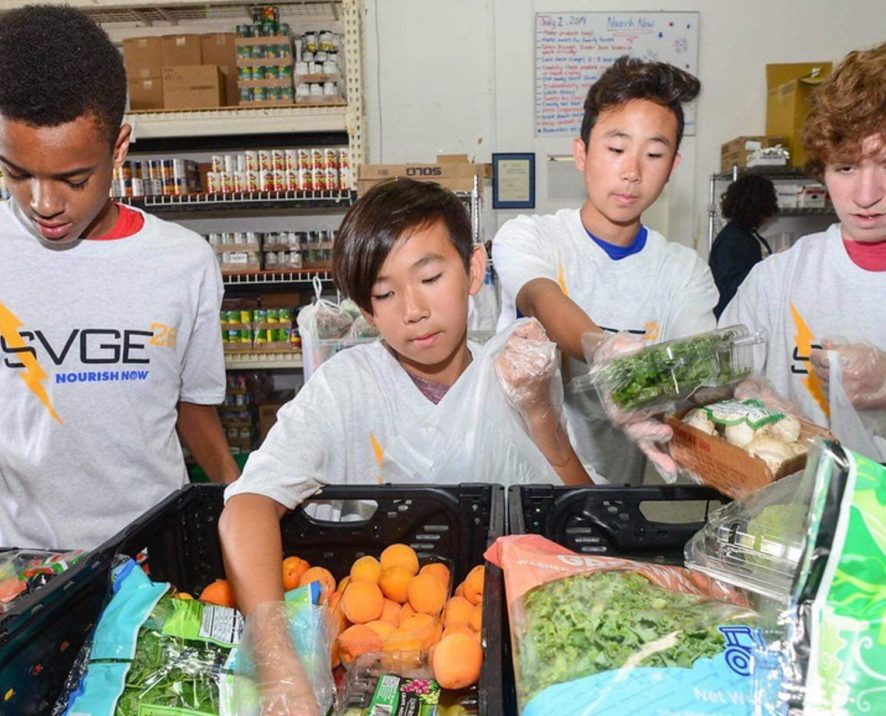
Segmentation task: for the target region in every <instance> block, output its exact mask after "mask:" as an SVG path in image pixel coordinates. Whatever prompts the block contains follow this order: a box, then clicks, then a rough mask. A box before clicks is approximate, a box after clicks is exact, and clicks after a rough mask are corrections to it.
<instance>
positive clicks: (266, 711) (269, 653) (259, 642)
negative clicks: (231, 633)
mask: <svg viewBox="0 0 886 716" xmlns="http://www.w3.org/2000/svg"><path fill="white" fill-rule="evenodd" d="M240 643H241V646H242V648H243V649H245V650H246V654H247V655H248V656H249V657H250V659H251V661H252V663H253V664H254V666H255V673H254V675H253V676H254V678H255V681H256V686H257V688H258V692H259V707H260V710H259V713H260V714H261V716H321V714H320V708H319V706H318V705H317V699H316V697H315V696H314V692H313V690H312V688H311V683H310V681H309V679H308V677H307V674H306V673H305V669H304V667H303V666H302V663H301V660H300V659H299V657H298V654H297V653H296V651H295V648H294V647H293V645H292V640H291V638H290V635H289V626H288V623H287V618H286V605H285V604H284V603H283V602H265V603H263V604H259V605H258V606H257V607H256V608H255V609H253V611H252V612H251V613H250V614H249V616H248V617H247V618H246V626H245V628H244V630H243V634H242V636H241V640H240Z"/></svg>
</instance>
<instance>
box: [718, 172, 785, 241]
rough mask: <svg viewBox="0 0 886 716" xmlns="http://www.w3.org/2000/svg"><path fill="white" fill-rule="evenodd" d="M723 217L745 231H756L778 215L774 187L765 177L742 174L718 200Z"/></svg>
mask: <svg viewBox="0 0 886 716" xmlns="http://www.w3.org/2000/svg"><path fill="white" fill-rule="evenodd" d="M720 208H721V210H722V212H723V216H724V217H726V218H727V219H729V220H730V221H733V222H734V223H736V224H738V225H739V226H743V227H744V228H746V229H756V228H757V227H758V226H760V224H762V223H763V222H764V221H766V219H768V218H769V217H771V216H775V214H776V213H778V198H777V197H776V195H775V186H774V185H773V184H772V182H771V181H769V180H768V179H767V178H766V177H762V176H758V175H756V174H743V175H742V176H740V177H739V178H738V179H736V180H735V181H734V182H732V183H731V184H730V185H729V187H728V188H727V189H726V193H725V194H723V196H722V197H721V198H720Z"/></svg>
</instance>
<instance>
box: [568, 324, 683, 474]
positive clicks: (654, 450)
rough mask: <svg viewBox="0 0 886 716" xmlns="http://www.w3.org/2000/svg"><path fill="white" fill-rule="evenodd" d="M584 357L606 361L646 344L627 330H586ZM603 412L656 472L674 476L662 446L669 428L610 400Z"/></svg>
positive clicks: (670, 434)
mask: <svg viewBox="0 0 886 716" xmlns="http://www.w3.org/2000/svg"><path fill="white" fill-rule="evenodd" d="M581 344H582V348H583V349H584V353H585V360H586V361H587V363H588V365H589V366H593V365H595V364H601V363H608V362H609V361H610V360H612V359H613V358H616V357H623V356H630V355H633V354H635V353H637V352H639V351H641V350H642V349H643V348H645V347H646V344H645V343H644V342H643V341H641V340H640V339H639V338H634V337H633V336H632V335H630V334H628V333H616V334H615V335H609V334H606V333H585V334H583V335H582V337H581ZM602 402H603V406H604V408H605V409H606V414H607V415H608V416H609V419H610V420H611V421H612V423H613V424H614V425H617V426H618V427H620V428H621V429H622V430H624V432H625V434H626V435H627V436H628V437H629V438H630V439H631V440H632V441H634V442H635V443H636V444H637V447H639V448H640V449H641V450H642V451H643V454H644V455H646V457H647V458H648V459H649V460H650V461H651V462H652V464H653V465H655V468H656V469H657V470H658V472H659V474H660V475H661V476H662V477H663V478H664V479H665V480H666V481H668V482H673V481H674V480H676V479H677V465H676V464H675V463H674V461H673V460H672V459H671V457H670V456H669V455H668V454H667V453H666V452H665V451H664V450H663V449H662V448H661V445H662V444H664V443H667V442H669V441H670V439H671V438H672V437H673V436H674V433H673V431H672V430H671V428H670V427H668V426H667V425H665V424H664V423H662V422H661V421H660V420H657V419H655V418H652V417H648V416H646V415H645V414H644V413H643V412H641V411H632V410H625V409H623V408H620V407H618V406H617V405H615V403H614V402H613V401H612V400H603V401H602Z"/></svg>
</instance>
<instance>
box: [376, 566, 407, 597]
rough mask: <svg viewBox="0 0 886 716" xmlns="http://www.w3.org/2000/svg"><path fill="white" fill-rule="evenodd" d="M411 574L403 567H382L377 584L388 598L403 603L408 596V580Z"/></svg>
mask: <svg viewBox="0 0 886 716" xmlns="http://www.w3.org/2000/svg"><path fill="white" fill-rule="evenodd" d="M411 579H412V574H410V573H409V570H407V569H406V568H405V567H396V566H395V567H387V568H386V569H382V572H381V579H380V580H379V582H378V586H380V587H381V591H382V592H383V593H384V595H385V596H386V597H387V598H388V599H392V600H393V601H395V602H397V603H398V604H403V603H404V602H405V601H406V600H407V599H408V598H409V582H410V580H411Z"/></svg>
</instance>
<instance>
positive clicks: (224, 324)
mask: <svg viewBox="0 0 886 716" xmlns="http://www.w3.org/2000/svg"><path fill="white" fill-rule="evenodd" d="M220 318H221V329H222V341H223V343H224V345H225V347H226V348H228V349H229V350H230V349H236V348H259V347H262V346H267V345H269V344H271V345H273V344H277V345H289V344H290V333H291V331H292V311H291V310H289V309H288V308H256V309H253V310H244V309H233V310H222V311H221V315H220Z"/></svg>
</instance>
